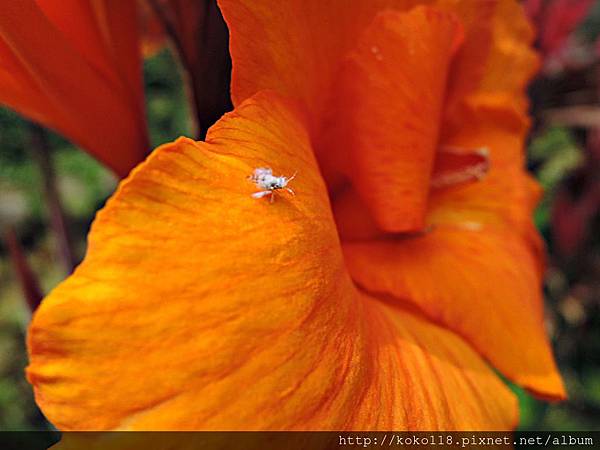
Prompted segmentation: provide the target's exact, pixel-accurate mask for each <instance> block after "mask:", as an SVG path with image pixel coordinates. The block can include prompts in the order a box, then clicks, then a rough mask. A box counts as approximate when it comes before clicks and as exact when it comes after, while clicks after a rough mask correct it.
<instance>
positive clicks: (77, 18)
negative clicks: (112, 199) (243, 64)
mask: <svg viewBox="0 0 600 450" xmlns="http://www.w3.org/2000/svg"><path fill="white" fill-rule="evenodd" d="M139 59H140V55H139V49H138V41H137V10H136V7H135V2H122V1H119V0H98V1H94V2H79V1H75V0H68V2H61V1H58V0H40V1H39V3H38V2H36V1H34V0H21V1H18V2H7V3H6V4H5V5H3V10H2V14H1V15H0V103H2V104H5V105H6V106H8V107H10V108H13V109H15V110H16V111H18V112H19V113H21V114H24V115H26V116H27V117H29V118H31V119H33V120H36V121H39V122H41V123H42V124H44V125H46V126H48V127H50V128H53V129H55V130H56V131H58V132H59V133H61V134H63V135H64V136H66V137H67V138H69V139H71V140H72V141H74V142H75V143H76V144H78V145H80V146H82V147H83V148H84V149H86V150H87V151H89V152H90V153H92V154H93V155H94V156H95V157H97V158H98V159H99V160H100V161H102V162H103V163H105V164H106V165H108V166H109V167H111V168H112V169H113V170H115V172H116V173H117V174H119V175H122V176H124V175H126V174H127V173H128V172H129V170H130V169H131V168H132V167H133V166H135V164H137V163H138V162H139V161H141V160H142V159H143V158H144V157H145V155H146V153H147V151H148V148H147V136H146V128H145V118H144V105H143V93H142V85H141V67H140V61H139Z"/></svg>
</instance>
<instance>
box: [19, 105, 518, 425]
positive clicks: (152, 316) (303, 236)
mask: <svg viewBox="0 0 600 450" xmlns="http://www.w3.org/2000/svg"><path fill="white" fill-rule="evenodd" d="M265 166H270V167H271V168H272V169H273V170H274V172H275V173H276V174H287V175H291V174H292V173H294V172H296V171H297V172H298V175H297V177H296V178H295V179H294V180H293V181H292V182H291V183H290V187H292V188H293V189H294V190H295V192H296V196H295V197H291V196H290V195H288V194H287V193H283V194H281V195H280V196H278V197H277V198H276V199H275V201H274V203H269V200H268V199H266V198H262V199H255V198H252V197H251V194H252V193H253V192H255V191H256V188H255V187H254V186H253V185H252V183H251V182H250V181H248V180H247V179H246V177H247V176H248V175H250V174H251V173H252V171H253V170H254V168H256V167H265ZM89 242H90V243H89V251H88V254H87V256H86V258H85V260H84V262H83V263H82V265H81V266H80V267H79V268H78V269H77V270H76V272H75V274H74V275H72V276H71V277H70V278H69V279H68V280H67V281H66V282H64V283H63V284H61V285H60V286H59V287H57V288H56V289H55V290H54V291H53V292H52V293H51V294H50V296H49V297H48V298H46V299H45V300H44V302H43V304H42V305H41V307H40V309H39V310H38V312H37V313H36V315H35V317H34V319H33V322H32V325H31V328H30V335H29V349H30V361H31V363H30V367H29V368H28V376H29V379H30V381H31V382H32V384H33V385H34V388H35V393H36V399H37V401H38V403H39V405H40V406H41V408H42V409H43V411H44V413H45V414H46V415H47V417H48V418H49V419H50V420H51V421H52V422H53V423H54V424H55V425H56V426H58V427H59V428H61V429H64V430H73V429H115V428H118V429H155V430H156V429H246V430H247V429H275V430H281V429H296V430H299V429H313V430H315V429H355V430H356V429H365V430H373V429H423V430H431V429H508V428H511V427H513V426H514V425H515V423H516V420H517V419H516V415H517V412H516V411H517V410H516V401H515V398H514V397H513V395H512V394H511V393H510V391H509V390H508V389H507V388H506V387H505V386H504V385H503V384H502V382H501V381H500V380H499V379H498V377H497V376H496V375H495V374H494V373H493V372H492V371H491V370H490V369H489V368H488V367H487V365H486V364H485V363H484V362H483V361H482V360H481V359H480V357H479V356H478V355H477V354H476V353H475V352H474V351H473V350H472V349H471V348H470V347H469V346H468V345H467V344H465V343H464V342H463V341H462V340H461V339H460V338H458V337H457V336H456V335H454V334H453V333H451V332H449V331H446V330H444V329H442V328H440V327H438V326H436V325H432V324H430V323H428V322H427V321H425V320H424V319H421V318H418V317H417V316H415V315H413V314H412V313H408V312H405V311H401V310H395V309H392V308H391V307H389V306H385V305H384V304H383V303H381V302H380V301H379V300H375V299H372V298H367V297H365V296H362V295H361V294H359V293H358V292H357V291H356V289H355V288H354V286H353V284H352V283H351V281H350V279H349V277H348V275H347V273H346V269H345V267H344V262H343V260H342V254H341V251H340V247H339V242H338V238H337V232H336V229H335V226H334V223H333V220H332V217H331V212H330V207H329V204H328V201H327V196H326V191H325V187H324V184H323V181H322V179H321V177H320V175H319V172H318V169H317V166H316V162H315V160H314V156H313V153H312V150H311V148H310V144H309V138H308V134H307V131H306V127H305V126H304V123H303V121H302V119H301V117H300V115H299V114H298V113H296V112H295V110H294V109H293V107H291V106H290V105H288V104H287V103H286V102H284V101H282V100H278V99H277V98H276V97H274V96H273V95H272V94H268V93H265V94H260V95H259V96H257V97H256V98H253V99H250V100H248V101H247V102H245V103H243V104H242V105H241V106H240V107H239V108H238V109H237V110H236V111H234V112H233V113H231V114H229V115H226V116H225V117H224V118H223V119H222V120H221V121H219V122H218V123H217V124H216V125H215V126H214V127H213V128H212V129H211V131H210V133H209V136H208V138H207V143H196V142H193V141H191V140H188V139H180V140H178V141H177V142H175V143H173V144H167V145H165V146H163V147H161V148H159V149H157V150H156V151H155V152H153V154H152V155H151V156H150V158H149V159H148V160H147V161H146V162H145V163H143V164H142V165H141V166H140V167H138V168H137V169H136V170H135V171H134V172H133V174H132V175H131V176H130V177H129V178H128V179H127V180H126V181H125V182H123V183H122V184H121V186H120V188H119V190H118V192H117V194H116V195H115V196H114V197H113V198H112V199H111V200H110V201H109V202H108V204H107V206H106V208H105V209H104V210H103V211H102V212H101V213H99V215H98V217H97V219H96V221H95V223H94V225H93V227H92V232H91V234H90V238H89Z"/></svg>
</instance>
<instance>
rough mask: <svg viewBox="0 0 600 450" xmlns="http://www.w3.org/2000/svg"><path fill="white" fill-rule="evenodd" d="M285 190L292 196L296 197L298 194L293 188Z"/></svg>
mask: <svg viewBox="0 0 600 450" xmlns="http://www.w3.org/2000/svg"><path fill="white" fill-rule="evenodd" d="M285 190H286V191H288V192H289V193H290V194H292V195H293V196H294V197H295V196H296V193H295V192H294V191H293V190H292V188H288V187H286V188H285Z"/></svg>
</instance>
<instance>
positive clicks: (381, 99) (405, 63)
mask: <svg viewBox="0 0 600 450" xmlns="http://www.w3.org/2000/svg"><path fill="white" fill-rule="evenodd" d="M461 38H462V31H461V28H460V24H459V23H458V22H457V20H456V17H455V16H454V15H451V14H449V13H445V12H442V11H440V10H437V9H433V8H426V7H418V8H415V9H413V10H411V11H410V12H407V13H398V12H392V11H386V12H383V13H380V14H379V15H378V16H377V17H376V18H375V20H374V21H373V23H372V24H371V25H370V26H369V28H368V29H367V31H366V32H365V33H364V35H363V36H362V38H361V39H360V42H359V44H358V47H357V49H356V50H355V51H354V52H353V53H352V54H351V56H350V57H349V59H348V61H347V64H346V65H345V66H344V69H343V71H342V75H341V77H340V79H339V80H338V85H339V91H338V97H337V98H338V103H337V108H336V112H335V119H333V120H332V123H331V124H330V126H331V127H332V128H333V129H334V138H333V139H331V141H332V142H333V145H332V146H331V147H330V148H326V149H323V150H322V151H323V152H337V154H338V155H339V156H338V160H340V161H343V160H344V159H348V158H350V159H351V167H350V173H349V176H350V178H351V180H352V182H353V184H354V187H355V188H356V190H357V191H358V193H359V194H360V196H361V197H362V199H363V201H364V202H365V204H366V205H368V207H369V209H370V210H371V211H372V213H373V216H374V218H375V220H376V222H377V223H378V224H379V226H380V227H381V228H382V229H384V230H386V231H411V230H419V229H421V228H423V225H424V218H425V211H426V207H427V197H428V194H429V187H430V178H431V173H432V170H433V163H434V158H435V153H436V150H437V145H438V128H439V124H440V119H441V112H442V107H443V101H444V92H445V87H446V76H447V70H448V68H449V65H450V61H451V59H452V56H453V54H454V53H455V51H456V49H457V47H458V45H459V44H460V41H461ZM341 164H342V163H340V165H341Z"/></svg>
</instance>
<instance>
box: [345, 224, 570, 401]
mask: <svg viewBox="0 0 600 450" xmlns="http://www.w3.org/2000/svg"><path fill="white" fill-rule="evenodd" d="M344 254H345V255H346V259H347V264H348V268H349V271H350V274H351V276H352V277H353V279H355V280H356V281H357V283H358V284H359V285H360V286H363V287H364V288H365V289H367V290H369V291H371V292H377V293H381V294H387V295H392V296H393V297H395V298H396V299H398V301H402V302H403V303H405V302H407V303H409V304H413V305H414V306H416V307H418V308H419V309H420V310H422V311H423V312H424V313H425V314H426V315H427V316H428V317H430V318H431V319H432V320H434V321H436V322H438V323H440V324H442V325H444V326H446V327H448V328H450V329H452V330H455V331H456V332H457V333H458V334H460V335H462V336H463V337H465V338H466V339H467V340H468V341H469V342H470V343H472V344H473V346H474V347H475V348H476V349H477V350H478V351H479V352H481V354H482V355H484V356H485V357H486V358H487V359H488V360H489V361H490V362H491V363H492V364H493V365H494V366H495V367H497V368H498V369H499V370H500V371H501V372H502V373H504V374H505V375H506V376H508V377H509V378H510V379H512V380H514V381H515V382H517V383H519V384H521V385H523V386H525V387H526V388H528V389H530V390H532V391H534V392H536V393H537V394H540V395H542V396H545V397H549V398H555V399H557V398H564V396H565V393H564V388H563V385H562V381H561V378H560V375H559V374H558V372H557V369H556V366H555V363H554V361H553V357H552V353H551V350H550V346H549V344H548V341H547V339H546V335H545V330H544V324H543V315H542V299H541V295H540V284H541V282H540V276H539V270H538V262H537V259H536V257H535V256H536V255H534V254H533V253H532V252H531V249H530V247H529V246H528V245H527V243H526V242H525V241H524V240H523V239H521V237H520V236H518V234H516V233H514V232H513V231H512V230H507V229H503V228H495V227H493V226H484V225H481V224H477V223H470V224H469V223H464V224H462V225H459V224H457V225H455V226H450V225H439V226H437V227H435V226H434V228H433V230H432V231H430V232H429V233H426V234H424V235H422V236H416V237H412V238H410V239H404V240H396V241H394V240H388V241H378V242H377V241H373V242H368V243H348V244H345V245H344Z"/></svg>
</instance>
